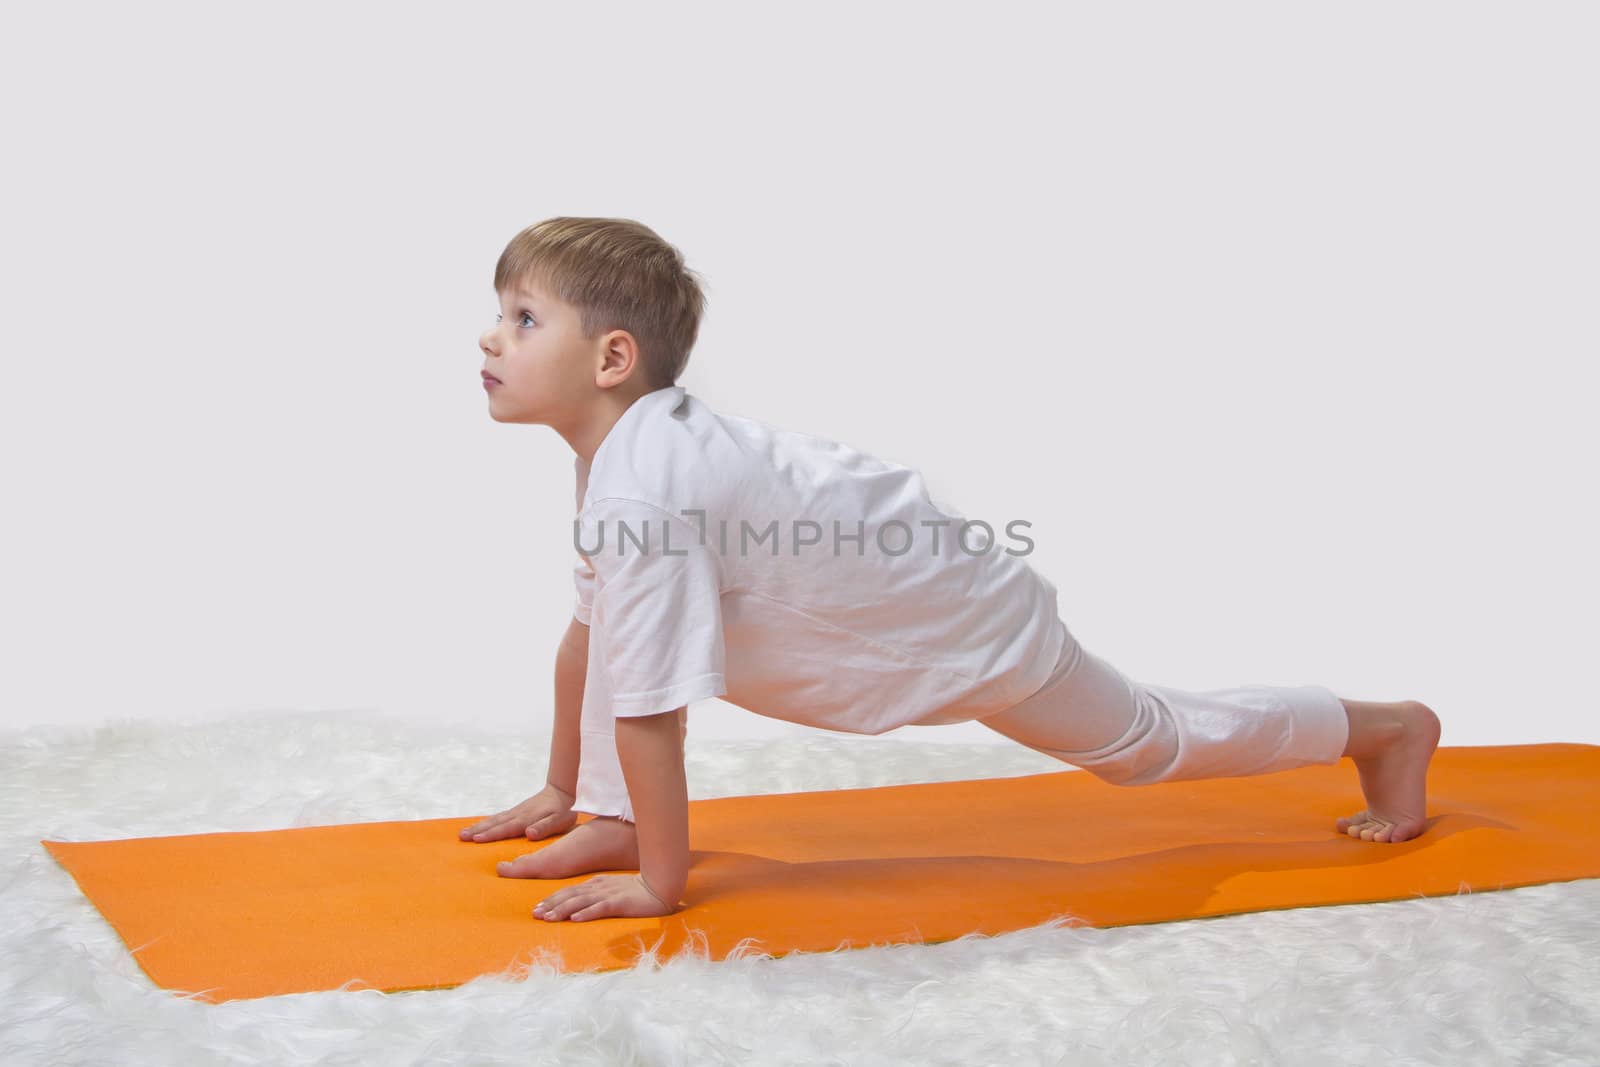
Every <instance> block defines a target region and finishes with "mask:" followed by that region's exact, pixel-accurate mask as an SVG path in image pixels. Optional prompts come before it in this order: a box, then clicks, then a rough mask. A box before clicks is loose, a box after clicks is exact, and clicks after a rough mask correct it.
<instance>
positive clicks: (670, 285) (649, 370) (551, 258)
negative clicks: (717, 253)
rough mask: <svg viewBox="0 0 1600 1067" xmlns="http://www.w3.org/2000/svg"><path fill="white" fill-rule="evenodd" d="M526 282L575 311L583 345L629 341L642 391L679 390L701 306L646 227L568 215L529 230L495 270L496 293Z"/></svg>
mask: <svg viewBox="0 0 1600 1067" xmlns="http://www.w3.org/2000/svg"><path fill="white" fill-rule="evenodd" d="M527 281H532V282H534V283H535V284H536V285H538V286H539V287H540V288H542V289H544V290H546V291H547V292H549V293H550V294H551V295H553V296H556V297H559V298H560V299H561V300H562V301H564V302H565V303H567V304H570V305H572V306H573V307H575V308H577V309H578V311H579V313H580V315H581V316H582V324H583V335H584V337H585V338H589V339H593V338H595V337H598V336H599V335H600V334H601V333H602V332H604V331H606V330H627V331H628V332H629V333H630V334H632V335H633V339H634V340H635V341H637V342H638V343H639V361H640V363H641V364H642V366H643V374H644V379H645V383H646V386H647V388H648V389H660V388H663V387H665V386H668V385H674V384H676V383H677V380H678V376H679V375H680V374H682V373H683V368H684V366H685V365H687V364H688V362H689V350H690V349H691V348H693V347H694V341H695V337H696V335H698V334H699V332H700V316H701V315H702V314H703V313H704V311H705V302H706V298H705V293H704V292H703V291H702V290H701V288H700V281H699V275H698V274H697V273H696V272H695V271H692V270H690V269H689V268H688V267H687V266H685V265H684V261H683V254H682V253H681V252H679V251H678V250H677V249H676V248H674V247H673V246H672V245H670V244H668V243H667V242H666V241H664V240H662V239H661V237H660V235H658V234H657V233H656V232H655V231H654V230H652V229H651V228H650V227H648V226H646V225H644V224H643V223H641V222H635V221H634V220H632V219H607V218H579V217H573V216H566V215H563V216H558V217H556V218H550V219H545V220H544V221H543V222H538V223H535V224H534V225H532V226H529V227H528V228H527V229H525V230H523V231H522V232H521V233H519V234H517V235H516V236H515V237H513V238H512V239H511V243H510V244H508V245H506V248H505V251H504V252H501V253H500V261H499V262H498V263H496V264H495V267H494V287H495V291H496V292H505V291H506V290H507V289H510V288H513V287H515V286H516V285H519V284H522V283H524V282H527Z"/></svg>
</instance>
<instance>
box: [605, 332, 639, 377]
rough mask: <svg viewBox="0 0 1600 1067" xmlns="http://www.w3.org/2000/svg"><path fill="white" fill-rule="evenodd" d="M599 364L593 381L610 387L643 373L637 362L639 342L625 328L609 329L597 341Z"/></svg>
mask: <svg viewBox="0 0 1600 1067" xmlns="http://www.w3.org/2000/svg"><path fill="white" fill-rule="evenodd" d="M599 345H600V348H599V364H598V366H597V367H596V368H595V378H594V383H595V384H596V385H599V386H604V387H608V388H609V387H612V386H617V385H621V384H622V383H623V382H625V381H627V380H628V379H629V378H632V377H636V376H638V375H641V374H643V373H644V370H643V365H642V364H641V363H640V362H639V342H638V341H636V340H634V337H633V334H631V333H629V332H628V331H627V330H610V331H608V332H606V333H605V334H604V335H602V336H601V338H600V341H599Z"/></svg>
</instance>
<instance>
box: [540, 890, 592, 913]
mask: <svg viewBox="0 0 1600 1067" xmlns="http://www.w3.org/2000/svg"><path fill="white" fill-rule="evenodd" d="M593 899H594V894H593V892H592V891H584V889H583V887H582V886H568V887H567V888H566V889H563V890H560V891H559V892H556V893H552V894H550V896H548V897H546V898H545V899H544V900H543V901H541V902H540V903H539V904H537V905H535V907H534V909H533V910H534V914H535V915H537V916H539V917H540V918H541V919H549V920H551V921H553V922H560V921H561V920H563V919H565V918H566V917H567V916H569V915H571V914H572V913H573V912H575V911H577V910H578V909H579V908H583V907H586V906H588V904H589V902H590V901H591V900H593Z"/></svg>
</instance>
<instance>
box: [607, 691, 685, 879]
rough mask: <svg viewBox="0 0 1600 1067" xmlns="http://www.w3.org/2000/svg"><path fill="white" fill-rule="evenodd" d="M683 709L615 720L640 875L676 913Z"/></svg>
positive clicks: (681, 853)
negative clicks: (630, 798)
mask: <svg viewBox="0 0 1600 1067" xmlns="http://www.w3.org/2000/svg"><path fill="white" fill-rule="evenodd" d="M685 711H686V707H683V708H677V709H674V710H672V711H664V712H661V713H660V714H659V715H639V716H633V717H619V718H618V719H617V758H618V759H619V760H621V762H622V775H623V778H624V779H625V780H626V781H627V783H628V795H629V796H630V797H632V798H633V810H634V817H635V818H636V819H637V820H638V822H637V823H636V826H637V833H638V839H639V875H640V877H641V878H642V879H643V881H644V883H645V888H646V889H648V890H649V891H650V893H651V895H652V896H654V897H655V898H656V899H657V900H659V901H660V902H661V903H662V904H663V905H665V906H666V907H667V908H669V909H671V910H673V911H676V910H677V908H678V903H679V898H680V897H682V896H683V890H684V887H685V885H686V884H687V883H688V880H689V792H688V784H687V782H686V781H685V778H684V771H683V733H682V732H681V730H682V723H683V715H684V713H685Z"/></svg>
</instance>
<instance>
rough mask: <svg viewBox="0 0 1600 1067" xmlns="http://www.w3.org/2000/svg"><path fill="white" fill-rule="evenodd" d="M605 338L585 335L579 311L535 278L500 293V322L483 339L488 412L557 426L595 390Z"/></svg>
mask: <svg viewBox="0 0 1600 1067" xmlns="http://www.w3.org/2000/svg"><path fill="white" fill-rule="evenodd" d="M603 341H604V338H602V337H597V338H592V339H585V337H584V336H583V329H582V324H581V322H580V321H579V314H578V310H577V309H576V308H574V307H572V306H571V305H570V304H567V303H565V302H564V301H562V300H560V299H559V298H557V297H554V296H552V295H550V294H549V293H547V292H545V291H544V290H543V289H541V288H540V287H539V286H538V285H536V284H534V283H532V282H522V283H520V284H518V285H516V286H514V287H513V288H512V289H509V290H506V291H503V292H501V293H500V314H499V315H498V316H496V318H495V325H494V326H493V327H492V328H490V329H488V330H485V331H484V332H483V335H482V336H480V337H479V338H478V347H479V349H481V350H482V351H483V355H484V360H483V373H484V374H485V375H490V376H492V377H493V378H494V379H496V380H493V381H492V380H490V378H487V377H486V378H484V388H485V389H486V390H487V391H488V394H489V417H490V418H492V419H494V420H495V421H496V422H523V423H537V424H540V425H545V426H553V427H556V428H557V429H558V430H559V429H561V428H563V427H564V425H565V424H566V423H567V422H570V421H572V420H573V418H574V416H575V415H577V414H578V413H579V412H581V411H582V410H583V409H584V407H585V404H586V402H587V401H589V400H590V399H592V398H593V395H594V391H595V371H596V368H597V367H598V366H599V360H600V355H601V352H602V343H603Z"/></svg>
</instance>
